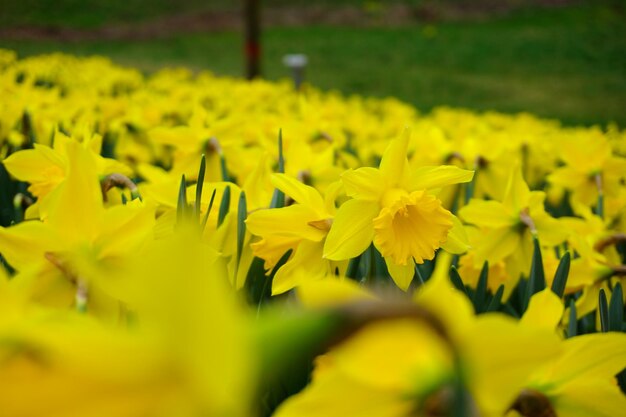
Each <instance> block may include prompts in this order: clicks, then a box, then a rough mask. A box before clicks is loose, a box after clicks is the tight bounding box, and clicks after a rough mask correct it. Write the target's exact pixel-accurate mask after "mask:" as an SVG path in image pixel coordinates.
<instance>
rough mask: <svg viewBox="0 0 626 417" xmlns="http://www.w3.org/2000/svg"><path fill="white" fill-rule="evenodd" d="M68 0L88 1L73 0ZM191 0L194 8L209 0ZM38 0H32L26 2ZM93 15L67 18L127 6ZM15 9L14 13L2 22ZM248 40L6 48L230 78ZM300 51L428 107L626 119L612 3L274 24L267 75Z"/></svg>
mask: <svg viewBox="0 0 626 417" xmlns="http://www.w3.org/2000/svg"><path fill="white" fill-rule="evenodd" d="M5 1H7V2H8V3H12V2H11V1H9V0H5ZM59 1H60V2H61V3H63V4H65V3H71V2H74V3H76V4H77V5H78V4H79V2H78V1H75V0H62V1H61V0H59ZM141 1H144V0H128V1H127V2H128V3H129V4H131V5H132V3H137V2H139V3H140V2H141ZM188 1H190V2H191V3H190V4H192V5H194V4H195V5H196V6H197V7H200V3H202V2H200V1H199V0H188ZM29 2H30V3H32V0H23V1H22V3H25V4H28V3H29ZM95 3H98V4H100V5H101V6H102V5H103V4H106V3H105V2H102V3H100V2H95ZM196 3H197V4H196ZM155 4H157V5H158V4H161V6H155V7H154V8H153V9H150V10H149V11H145V12H136V13H139V15H140V16H135V15H133V14H132V13H130V12H129V14H127V15H124V16H126V17H124V19H131V20H132V19H135V18H139V17H142V18H149V17H151V16H158V15H161V14H163V13H166V12H167V10H169V9H168V7H170V6H171V4H170V3H169V2H167V1H164V0H162V1H160V2H156V3H155ZM164 4H170V6H167V5H166V6H164ZM225 4H226V6H224V7H227V3H224V2H222V1H219V2H218V3H216V4H214V7H216V8H219V7H222V6H223V5H225ZM76 7H78V6H76ZM190 7H191V6H190ZM194 7H195V6H194ZM125 10H126V9H125ZM128 10H136V8H135V7H129V8H128ZM85 13H86V12H83V13H82V14H81V13H78V17H77V14H76V13H74V15H72V16H73V17H72V18H71V19H70V18H68V24H67V26H74V27H88V26H94V25H99V24H102V23H106V22H108V21H111V20H115V19H117V18H119V16H120V14H119V10H118V11H115V12H114V13H113V14H112V15H107V14H106V13H105V14H103V15H101V16H100V17H98V18H97V19H96V18H94V20H93V21H89V19H87V18H86V17H85V16H92V15H93V12H89V13H86V14H85ZM116 13H117V14H116ZM10 14H11V13H5V17H3V18H2V19H0V21H3V20H6V19H7V18H6V15H10ZM111 16H113V17H111ZM115 16H117V18H116V17H115ZM107 19H108V20H107ZM124 19H122V20H124ZM15 22H16V18H14V19H13V23H15ZM45 22H48V23H51V24H62V21H60V20H59V18H58V17H54V16H48V17H47V20H46V18H45V17H43V16H39V15H37V14H36V13H35V14H34V15H32V16H31V17H24V18H23V19H22V20H21V21H20V20H19V19H17V23H22V24H43V23H45ZM242 46H243V39H242V35H241V33H237V32H220V33H202V34H184V35H183V34H181V35H178V36H173V37H170V38H167V39H154V40H141V41H140V40H124V41H89V42H86V41H80V42H79V41H74V42H65V43H64V42H56V41H55V42H53V41H25V40H8V39H4V40H3V39H0V47H4V48H10V49H14V50H16V51H17V52H18V54H19V55H20V56H28V55H33V54H40V53H46V52H52V51H63V52H68V53H73V54H77V55H91V54H102V55H107V56H110V57H111V58H112V59H113V60H115V61H116V62H118V63H121V64H125V65H133V66H137V67H139V68H140V69H142V70H145V71H147V72H149V71H153V70H156V69H158V68H160V67H163V66H188V67H191V68H193V69H197V70H200V69H210V70H212V71H214V72H215V73H217V74H227V75H242V74H243V47H242ZM296 52H298V53H305V54H307V55H308V56H309V60H310V65H309V67H308V69H307V80H308V81H309V82H311V83H312V84H314V85H316V86H318V87H320V88H323V89H337V90H340V91H342V92H344V93H346V94H352V93H356V94H363V95H368V96H379V97H384V96H395V97H398V98H400V99H402V100H405V101H407V102H410V103H412V104H414V105H416V106H417V107H418V108H420V109H422V110H428V109H430V108H432V107H434V106H439V105H450V106H461V107H468V108H472V109H477V110H488V109H489V110H491V109H493V110H499V111H503V112H520V111H530V112H533V113H535V114H538V115H540V116H544V117H549V118H557V119H560V120H562V121H563V122H564V123H566V124H587V125H589V124H606V123H609V122H617V123H618V124H619V125H620V126H626V19H625V17H624V12H623V8H619V7H617V8H616V7H615V6H614V5H613V6H611V4H610V3H602V4H600V5H597V4H596V5H575V6H567V7H562V8H555V9H547V10H546V9H537V8H530V9H523V10H519V11H517V12H515V13H512V14H510V15H508V16H499V17H498V16H496V17H493V16H491V17H485V18H484V19H479V20H471V21H448V22H440V23H431V24H426V23H424V24H417V23H416V24H415V25H412V26H407V27H397V28H388V27H368V28H354V27H324V26H317V27H306V26H305V27H290V28H266V29H265V30H264V33H263V73H264V76H265V77H266V78H269V79H279V78H283V77H287V76H289V72H288V71H287V69H286V68H284V66H283V65H282V61H281V59H282V56H283V55H284V54H287V53H296Z"/></svg>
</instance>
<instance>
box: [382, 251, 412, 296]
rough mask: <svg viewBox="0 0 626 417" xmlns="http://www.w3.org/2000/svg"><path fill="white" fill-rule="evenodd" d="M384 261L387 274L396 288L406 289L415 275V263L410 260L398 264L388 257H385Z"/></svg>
mask: <svg viewBox="0 0 626 417" xmlns="http://www.w3.org/2000/svg"><path fill="white" fill-rule="evenodd" d="M385 263H386V264H387V270H388V271H389V275H391V278H392V279H393V282H395V283H396V285H397V286H398V288H400V289H401V290H402V291H406V290H408V289H409V286H410V285H411V281H413V276H414V275H415V263H414V262H412V261H411V262H407V264H406V265H398V264H396V263H394V262H393V261H392V260H391V259H388V258H385Z"/></svg>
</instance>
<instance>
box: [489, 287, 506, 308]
mask: <svg viewBox="0 0 626 417" xmlns="http://www.w3.org/2000/svg"><path fill="white" fill-rule="evenodd" d="M502 294H504V284H500V286H499V287H498V289H497V290H496V293H495V294H494V296H493V297H492V298H491V301H490V302H489V305H488V306H487V309H486V310H485V312H489V311H498V310H499V309H500V304H501V303H502Z"/></svg>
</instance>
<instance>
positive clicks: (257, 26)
mask: <svg viewBox="0 0 626 417" xmlns="http://www.w3.org/2000/svg"><path fill="white" fill-rule="evenodd" d="M260 15H261V6H260V0H244V23H245V37H246V41H245V42H246V44H245V54H246V77H247V78H248V79H249V80H251V79H253V78H255V77H259V76H260V75H261V62H260V61H261V60H260V58H261V18H260Z"/></svg>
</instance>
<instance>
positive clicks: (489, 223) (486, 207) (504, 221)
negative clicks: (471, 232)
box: [459, 199, 519, 228]
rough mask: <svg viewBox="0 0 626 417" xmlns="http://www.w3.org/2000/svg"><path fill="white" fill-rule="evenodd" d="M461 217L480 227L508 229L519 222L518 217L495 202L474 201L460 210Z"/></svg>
mask: <svg viewBox="0 0 626 417" xmlns="http://www.w3.org/2000/svg"><path fill="white" fill-rule="evenodd" d="M459 216H460V217H461V218H462V219H463V220H464V221H465V222H466V223H469V224H473V225H476V226H480V227H494V228H497V227H507V226H513V225H514V224H515V223H517V222H518V221H519V220H518V219H517V215H512V214H511V213H509V212H508V211H507V210H506V209H505V207H504V205H503V204H502V203H500V202H498V201H494V200H477V199H472V200H470V202H469V204H468V205H466V206H464V207H462V208H461V209H460V210H459Z"/></svg>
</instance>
